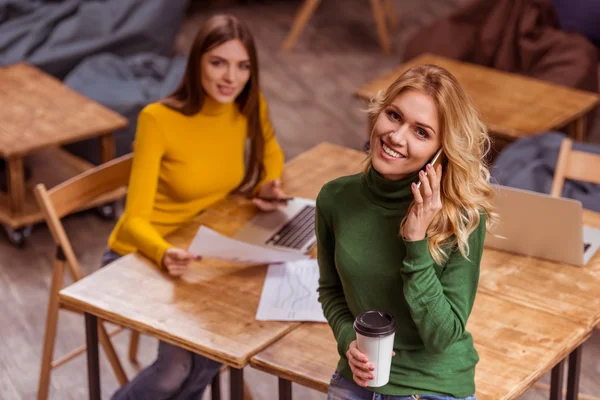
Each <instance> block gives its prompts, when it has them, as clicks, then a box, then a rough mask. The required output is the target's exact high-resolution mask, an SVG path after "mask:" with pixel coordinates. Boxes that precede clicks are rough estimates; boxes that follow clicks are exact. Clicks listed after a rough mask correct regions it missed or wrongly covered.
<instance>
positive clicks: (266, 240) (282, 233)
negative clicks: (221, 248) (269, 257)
mask: <svg viewBox="0 0 600 400" xmlns="http://www.w3.org/2000/svg"><path fill="white" fill-rule="evenodd" d="M233 238H234V239H237V240H241V241H244V242H247V243H251V244H255V245H259V246H266V247H271V248H274V249H277V250H285V251H292V252H299V253H305V252H306V251H307V250H308V249H310V248H311V247H312V246H313V245H314V244H315V241H316V235H315V201H314V200H311V199H305V198H300V197H294V199H293V200H290V201H289V202H288V204H287V205H286V206H285V207H281V208H280V209H278V210H276V211H272V212H265V213H259V214H257V215H256V217H254V218H253V219H252V220H250V221H249V222H248V223H247V224H246V225H244V226H243V227H242V229H240V230H239V231H238V233H237V234H236V235H235V236H233Z"/></svg>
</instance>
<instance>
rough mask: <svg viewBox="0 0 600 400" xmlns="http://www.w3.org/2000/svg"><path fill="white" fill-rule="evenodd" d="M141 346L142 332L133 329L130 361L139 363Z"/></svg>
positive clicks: (130, 341)
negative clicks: (138, 357)
mask: <svg viewBox="0 0 600 400" xmlns="http://www.w3.org/2000/svg"><path fill="white" fill-rule="evenodd" d="M139 346H140V333H139V332H138V331H131V334H130V336H129V361H131V362H132V363H134V364H138V359H137V355H138V348H139Z"/></svg>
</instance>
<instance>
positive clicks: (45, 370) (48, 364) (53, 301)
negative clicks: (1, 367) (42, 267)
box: [38, 260, 65, 400]
mask: <svg viewBox="0 0 600 400" xmlns="http://www.w3.org/2000/svg"><path fill="white" fill-rule="evenodd" d="M64 267H65V263H64V261H60V260H54V265H53V267H52V283H51V284H50V299H49V301H48V312H47V314H46V331H45V333H44V348H43V350H42V365H41V370H40V381H39V386H38V400H46V399H47V398H48V389H49V386H50V370H51V369H52V357H53V355H54V342H55V340H56V327H57V325H58V308H59V301H58V291H59V290H60V288H61V287H62V279H63V272H64Z"/></svg>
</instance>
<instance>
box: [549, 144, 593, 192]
mask: <svg viewBox="0 0 600 400" xmlns="http://www.w3.org/2000/svg"><path fill="white" fill-rule="evenodd" d="M572 147H573V141H572V140H571V139H566V138H565V139H563V141H562V144H561V145H560V152H559V153H558V161H557V162H556V171H555V172H554V179H553V180H552V190H551V191H550V194H551V195H552V196H556V197H560V196H561V195H562V190H563V186H564V184H565V179H572V180H575V181H583V182H590V183H596V184H600V154H593V153H587V152H585V151H579V150H573V149H572Z"/></svg>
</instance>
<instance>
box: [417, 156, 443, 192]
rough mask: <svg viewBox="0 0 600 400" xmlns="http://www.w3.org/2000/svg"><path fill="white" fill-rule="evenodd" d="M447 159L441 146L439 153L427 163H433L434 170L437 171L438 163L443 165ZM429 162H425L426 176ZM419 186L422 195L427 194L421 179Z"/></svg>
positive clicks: (424, 170)
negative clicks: (422, 186) (424, 191)
mask: <svg viewBox="0 0 600 400" xmlns="http://www.w3.org/2000/svg"><path fill="white" fill-rule="evenodd" d="M444 160H445V156H444V152H443V150H442V149H441V148H440V149H439V150H438V151H437V153H435V155H434V156H433V158H432V159H431V160H430V161H429V162H427V164H431V166H432V167H433V170H434V171H437V167H438V165H441V164H442V163H443V162H444ZM427 164H425V166H424V167H423V172H425V176H427V169H426V167H427ZM417 188H419V190H420V192H421V196H425V193H423V188H421V181H419V182H417Z"/></svg>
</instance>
